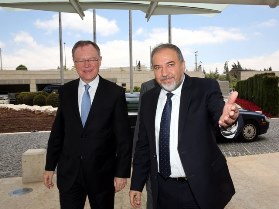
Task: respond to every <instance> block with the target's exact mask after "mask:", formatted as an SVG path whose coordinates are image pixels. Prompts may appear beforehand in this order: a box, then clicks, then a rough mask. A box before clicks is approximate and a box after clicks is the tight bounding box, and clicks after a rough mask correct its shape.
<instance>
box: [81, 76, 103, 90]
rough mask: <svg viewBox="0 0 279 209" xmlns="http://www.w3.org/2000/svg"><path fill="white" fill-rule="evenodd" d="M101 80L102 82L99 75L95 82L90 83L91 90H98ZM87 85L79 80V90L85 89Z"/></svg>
mask: <svg viewBox="0 0 279 209" xmlns="http://www.w3.org/2000/svg"><path fill="white" fill-rule="evenodd" d="M99 80H100V77H99V75H97V76H96V78H95V79H94V80H93V81H91V82H90V83H88V85H89V86H90V87H91V88H90V89H96V88H97V86H98V83H99ZM85 85H86V83H85V82H84V81H83V80H82V79H79V88H84V86H85Z"/></svg>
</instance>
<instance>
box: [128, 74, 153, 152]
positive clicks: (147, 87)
mask: <svg viewBox="0 0 279 209" xmlns="http://www.w3.org/2000/svg"><path fill="white" fill-rule="evenodd" d="M155 86H158V84H157V82H156V80H155V79H152V80H149V81H146V82H144V83H142V84H141V87H140V97H139V110H140V106H141V98H142V95H143V94H144V93H145V92H147V91H149V90H150V89H152V88H154V87H155ZM139 112H140V111H138V117H137V122H136V127H135V132H134V138H133V154H134V152H135V146H136V142H137V141H138V134H139V118H140V116H139V114H140V113H139Z"/></svg>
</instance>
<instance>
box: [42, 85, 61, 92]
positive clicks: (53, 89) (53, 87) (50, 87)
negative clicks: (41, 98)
mask: <svg viewBox="0 0 279 209" xmlns="http://www.w3.org/2000/svg"><path fill="white" fill-rule="evenodd" d="M60 87H61V85H60V84H49V85H46V86H45V87H44V88H43V90H42V91H45V92H47V93H52V92H55V93H57V92H58V89H59V88H60Z"/></svg>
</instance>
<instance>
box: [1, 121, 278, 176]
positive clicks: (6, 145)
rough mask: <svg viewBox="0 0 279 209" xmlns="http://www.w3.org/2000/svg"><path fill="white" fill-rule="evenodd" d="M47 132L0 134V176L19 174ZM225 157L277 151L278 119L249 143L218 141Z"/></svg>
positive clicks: (43, 146)
mask: <svg viewBox="0 0 279 209" xmlns="http://www.w3.org/2000/svg"><path fill="white" fill-rule="evenodd" d="M48 137H49V132H32V133H16V134H0V153H1V158H0V178H6V177H18V176H22V174H21V156H22V153H24V152H25V151H26V150H28V149H37V148H38V149H42V148H46V147H47V140H48ZM219 147H220V149H221V150H222V152H223V153H224V155H225V156H226V157H234V156H244V155H255V154H264V153H274V152H279V119H278V118H277V119H271V122H270V128H269V130H268V132H267V133H266V134H264V135H262V136H259V138H258V140H257V141H254V142H251V143H245V142H239V141H228V142H220V143H219Z"/></svg>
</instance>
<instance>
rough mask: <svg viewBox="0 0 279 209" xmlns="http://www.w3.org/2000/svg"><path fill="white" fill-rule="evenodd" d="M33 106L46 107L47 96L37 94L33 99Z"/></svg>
mask: <svg viewBox="0 0 279 209" xmlns="http://www.w3.org/2000/svg"><path fill="white" fill-rule="evenodd" d="M33 105H38V106H44V105H46V96H45V95H43V94H40V93H39V94H37V95H35V96H34V98H33Z"/></svg>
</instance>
